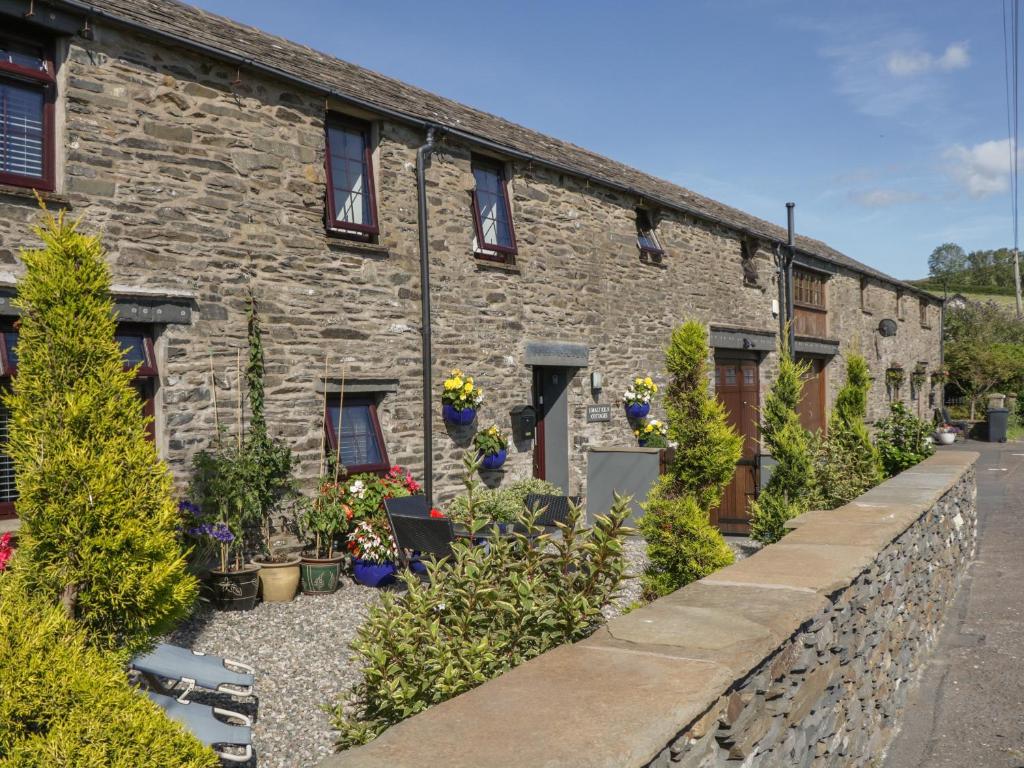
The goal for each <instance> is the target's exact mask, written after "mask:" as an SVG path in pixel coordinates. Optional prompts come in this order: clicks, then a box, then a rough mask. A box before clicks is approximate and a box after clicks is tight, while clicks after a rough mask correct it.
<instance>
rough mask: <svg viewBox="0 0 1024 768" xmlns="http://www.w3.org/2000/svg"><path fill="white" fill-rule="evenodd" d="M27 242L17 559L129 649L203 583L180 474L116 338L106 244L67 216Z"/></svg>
mask: <svg viewBox="0 0 1024 768" xmlns="http://www.w3.org/2000/svg"><path fill="white" fill-rule="evenodd" d="M35 231H36V233H37V234H38V235H39V237H40V238H41V239H42V241H43V244H44V248H43V249H42V250H27V251H23V252H22V254H21V258H22V261H23V262H24V264H25V268H26V269H25V274H24V276H23V277H22V278H21V279H20V280H19V281H18V298H17V299H16V306H17V307H18V308H19V309H20V310H21V321H20V339H19V342H18V375H17V377H16V378H15V380H14V388H13V392H12V393H10V394H9V395H7V397H6V403H7V405H8V407H9V408H10V409H11V423H10V439H9V444H8V451H9V454H10V456H11V457H12V459H13V460H14V464H15V470H16V478H17V488H18V494H19V498H18V514H19V516H20V518H21V522H22V527H21V531H20V535H19V544H20V548H19V553H18V557H17V558H16V569H17V570H18V571H19V572H20V577H21V578H24V580H25V583H26V584H27V587H28V589H29V591H30V592H31V593H32V594H33V595H37V596H41V597H42V598H43V599H45V600H48V601H50V602H52V603H59V604H60V605H62V606H63V609H64V612H65V614H66V615H67V616H68V617H70V618H72V619H74V620H76V621H78V622H79V623H80V624H81V625H82V627H84V629H85V631H86V634H87V636H88V638H89V639H90V642H91V643H93V644H94V645H95V646H96V647H98V648H102V649H124V650H125V651H126V652H132V651H135V650H138V649H140V648H143V647H145V646H146V645H148V644H149V643H150V642H151V640H152V638H154V637H155V636H158V635H160V634H161V633H163V632H166V631H167V630H168V629H170V628H171V626H173V624H174V623H175V622H176V621H177V620H179V619H180V618H182V617H183V616H184V615H185V614H186V613H187V611H188V610H189V608H190V606H191V605H192V602H193V600H194V598H195V595H196V581H195V579H194V578H193V577H192V576H190V575H189V574H188V573H187V572H186V569H185V565H186V564H185V558H184V554H183V552H182V549H181V547H180V545H179V543H178V541H177V538H176V533H175V526H176V524H177V521H178V512H177V505H176V504H175V502H174V499H173V498H172V495H171V478H170V475H169V473H168V471H167V468H166V467H165V466H164V465H163V463H162V462H160V461H159V460H158V458H157V455H156V450H155V448H154V446H153V444H152V442H150V441H149V440H148V439H147V437H146V419H145V417H144V416H143V414H142V408H141V405H140V403H139V399H138V395H137V393H136V392H135V390H134V389H133V388H132V378H133V376H134V372H133V371H131V370H127V371H126V370H125V369H124V356H123V354H122V350H121V348H120V346H119V344H118V342H117V341H116V340H115V338H114V332H115V320H114V306H113V302H112V301H111V297H110V274H109V271H108V268H107V265H106V263H105V261H104V252H103V247H102V245H101V244H100V241H99V239H98V238H96V237H92V236H87V235H84V234H81V233H79V232H78V231H77V224H70V223H68V222H67V221H65V219H64V217H63V215H61V216H59V217H57V218H54V217H52V216H50V215H49V214H47V215H46V218H45V220H44V222H43V224H42V225H41V226H39V227H37V228H36V230H35Z"/></svg>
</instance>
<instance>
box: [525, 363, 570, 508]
mask: <svg viewBox="0 0 1024 768" xmlns="http://www.w3.org/2000/svg"><path fill="white" fill-rule="evenodd" d="M568 383H569V371H568V369H566V368H547V367H542V366H536V367H534V369H533V399H534V408H536V409H537V440H536V444H535V445H534V450H533V475H534V477H539V478H540V479H542V480H547V481H548V482H549V483H553V484H554V485H557V486H558V487H559V488H561V489H562V491H563V492H565V493H569V400H568Z"/></svg>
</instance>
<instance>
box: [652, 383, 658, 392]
mask: <svg viewBox="0 0 1024 768" xmlns="http://www.w3.org/2000/svg"><path fill="white" fill-rule="evenodd" d="M651 391H652V392H657V391H658V385H657V384H651Z"/></svg>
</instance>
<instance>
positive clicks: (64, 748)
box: [0, 553, 220, 768]
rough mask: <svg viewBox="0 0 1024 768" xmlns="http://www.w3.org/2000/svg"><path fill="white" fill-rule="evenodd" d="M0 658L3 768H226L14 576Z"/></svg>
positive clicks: (6, 589) (6, 579)
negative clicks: (168, 767) (27, 594)
mask: <svg viewBox="0 0 1024 768" xmlns="http://www.w3.org/2000/svg"><path fill="white" fill-rule="evenodd" d="M22 556H23V553H19V554H18V555H17V557H16V558H15V559H16V560H19V559H20V558H21V557H22ZM0 659H3V663H2V664H0V768H165V767H166V766H176V767H180V768H215V766H219V765H220V761H219V760H218V759H217V756H216V755H215V754H214V753H213V752H211V751H210V750H209V749H207V748H206V747H204V746H203V745H202V744H200V743H199V742H198V741H196V739H194V738H193V737H192V736H191V735H189V734H188V733H187V732H186V731H185V730H184V729H183V728H182V727H181V726H179V725H178V724H177V723H174V722H172V721H171V720H169V719H168V718H167V717H165V716H164V714H163V712H162V711H161V710H160V709H159V708H158V707H156V706H155V705H153V704H152V703H150V702H149V701H148V700H147V699H146V698H145V696H143V695H142V694H140V693H138V692H136V691H134V690H133V689H132V688H131V686H130V685H129V684H128V679H127V677H125V673H124V669H123V668H122V666H121V665H120V663H119V662H118V660H117V659H116V658H115V657H114V656H113V655H111V654H109V653H107V652H105V651H101V650H98V649H96V648H93V647H91V646H90V644H89V643H88V642H87V641H86V635H85V633H84V632H83V631H82V629H81V628H80V627H78V626H77V625H76V624H75V623H73V622H71V621H68V619H67V618H65V616H64V613H63V611H62V610H61V609H60V608H58V607H57V606H54V605H53V604H51V603H49V602H46V601H44V600H40V599H38V598H31V599H30V598H29V597H27V596H26V594H25V592H24V585H23V584H22V583H21V582H20V580H19V578H18V577H17V576H16V575H14V574H11V575H4V576H2V577H0Z"/></svg>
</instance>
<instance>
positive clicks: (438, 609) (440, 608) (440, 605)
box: [434, 603, 448, 613]
mask: <svg viewBox="0 0 1024 768" xmlns="http://www.w3.org/2000/svg"><path fill="white" fill-rule="evenodd" d="M447 607H448V606H446V605H445V604H444V603H438V604H437V605H435V606H434V610H435V611H437V612H438V613H440V612H441V611H443V610H444V609H445V608H447Z"/></svg>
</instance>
